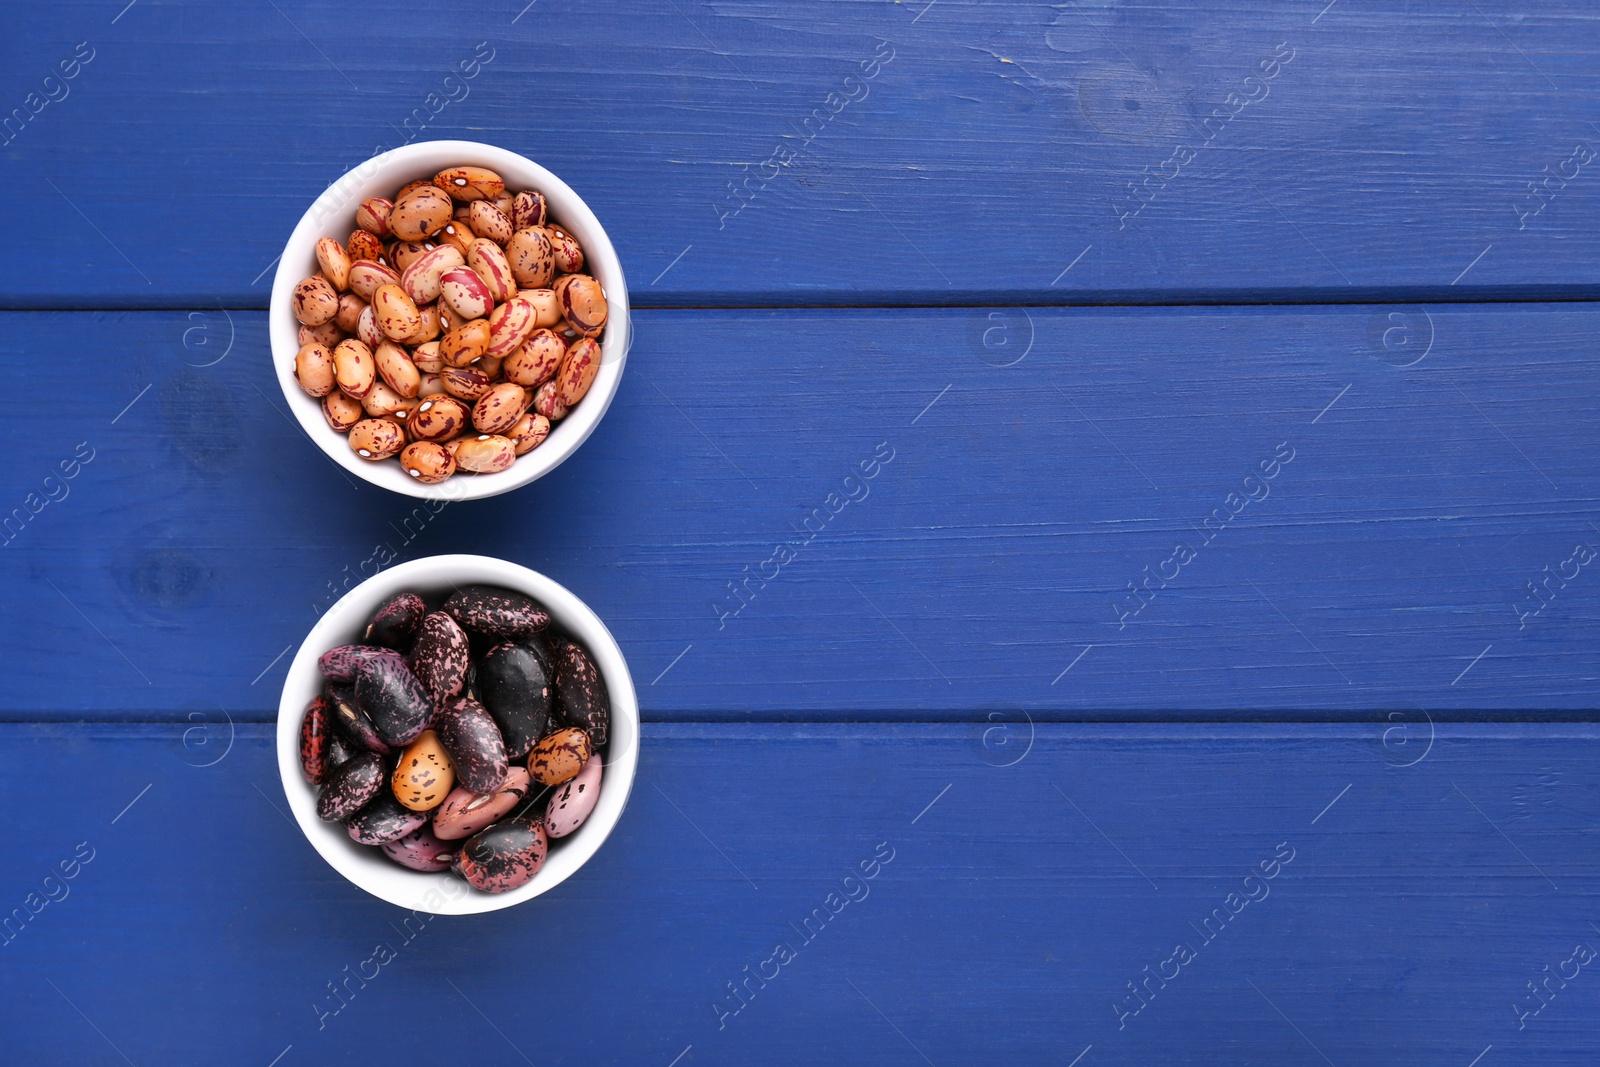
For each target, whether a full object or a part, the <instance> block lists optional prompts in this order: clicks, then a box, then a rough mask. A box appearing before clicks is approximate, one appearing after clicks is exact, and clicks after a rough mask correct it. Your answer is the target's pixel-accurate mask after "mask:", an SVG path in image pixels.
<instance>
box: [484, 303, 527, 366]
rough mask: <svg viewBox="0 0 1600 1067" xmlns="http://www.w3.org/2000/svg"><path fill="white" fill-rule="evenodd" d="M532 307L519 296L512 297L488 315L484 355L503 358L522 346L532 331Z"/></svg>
mask: <svg viewBox="0 0 1600 1067" xmlns="http://www.w3.org/2000/svg"><path fill="white" fill-rule="evenodd" d="M533 318H534V316H533V307H532V305H530V304H529V303H528V302H527V301H525V300H523V299H522V298H521V297H515V296H514V297H512V298H511V299H510V300H508V301H507V302H506V303H504V304H501V305H500V306H499V307H497V308H495V309H494V311H493V313H491V314H490V316H489V347H488V349H487V350H486V351H485V353H484V354H485V355H490V356H494V357H495V358H497V359H505V358H506V357H507V356H509V355H510V354H511V353H513V352H515V351H516V350H517V349H518V348H520V347H521V346H522V343H523V342H524V341H526V340H527V339H528V335H529V334H531V333H532V332H533Z"/></svg>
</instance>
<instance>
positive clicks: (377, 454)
mask: <svg viewBox="0 0 1600 1067" xmlns="http://www.w3.org/2000/svg"><path fill="white" fill-rule="evenodd" d="M349 441H350V450H351V451H352V452H354V453H355V454H356V455H358V456H360V457H361V458H362V459H370V460H374V461H376V460H380V459H388V458H389V457H390V456H394V455H398V454H399V452H400V450H401V449H402V448H404V447H405V445H406V435H405V431H403V430H402V429H400V424H399V423H397V422H395V421H393V420H392V419H382V418H379V419H362V420H361V421H360V422H358V423H356V424H355V425H354V426H352V427H350V436H349Z"/></svg>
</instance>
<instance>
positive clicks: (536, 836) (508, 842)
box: [455, 818, 550, 893]
mask: <svg viewBox="0 0 1600 1067" xmlns="http://www.w3.org/2000/svg"><path fill="white" fill-rule="evenodd" d="M549 851H550V841H549V838H548V837H547V835H546V833H545V828H544V826H543V824H541V823H540V822H538V821H537V820H534V819H530V818H519V819H507V820H505V821H504V822H500V823H496V824H495V825H493V826H491V827H489V828H488V829H487V830H484V831H482V832H481V833H479V834H477V835H475V836H473V837H470V838H468V839H467V841H466V843H465V844H463V845H462V846H461V851H460V852H458V853H457V854H456V862H455V869H456V871H457V873H459V874H460V875H461V877H463V878H465V879H466V880H467V882H468V883H469V884H470V885H472V886H473V887H474V888H476V889H481V890H483V891H484V892H486V893H505V892H509V891H510V890H513V889H516V888H517V887H519V886H523V885H526V884H528V883H529V882H531V881H532V880H533V876H534V875H536V874H538V873H539V868H540V867H543V866H544V859H545V856H546V855H547V854H548V853H549Z"/></svg>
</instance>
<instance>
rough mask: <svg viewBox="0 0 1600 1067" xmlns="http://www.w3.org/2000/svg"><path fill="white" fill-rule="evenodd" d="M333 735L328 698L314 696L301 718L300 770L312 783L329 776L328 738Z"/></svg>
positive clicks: (317, 783)
mask: <svg viewBox="0 0 1600 1067" xmlns="http://www.w3.org/2000/svg"><path fill="white" fill-rule="evenodd" d="M332 735H333V723H332V721H331V720H330V719H329V717H328V701H327V699H326V698H324V697H320V696H318V697H312V698H311V703H309V704H307V705H306V710H305V714H304V715H302V716H301V718H300V771H301V773H302V774H304V775H305V776H306V781H308V782H310V783H311V784H312V785H321V784H322V780H323V779H324V778H325V777H326V776H327V773H328V738H329V737H331V736H332Z"/></svg>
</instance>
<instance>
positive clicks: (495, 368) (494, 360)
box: [473, 356, 505, 382]
mask: <svg viewBox="0 0 1600 1067" xmlns="http://www.w3.org/2000/svg"><path fill="white" fill-rule="evenodd" d="M504 362H505V360H503V359H501V358H500V357H499V356H479V357H478V362H476V363H474V364H473V366H474V367H476V368H477V369H478V370H480V371H482V372H483V373H484V374H485V375H486V376H487V377H488V379H489V380H490V381H491V382H497V381H499V380H500V365H501V364H502V363H504Z"/></svg>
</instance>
